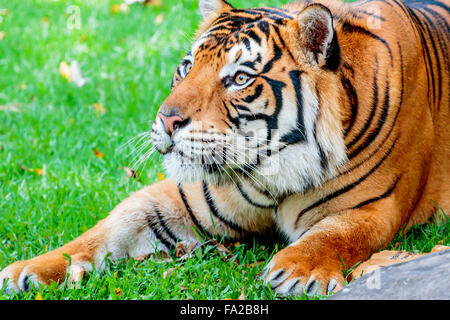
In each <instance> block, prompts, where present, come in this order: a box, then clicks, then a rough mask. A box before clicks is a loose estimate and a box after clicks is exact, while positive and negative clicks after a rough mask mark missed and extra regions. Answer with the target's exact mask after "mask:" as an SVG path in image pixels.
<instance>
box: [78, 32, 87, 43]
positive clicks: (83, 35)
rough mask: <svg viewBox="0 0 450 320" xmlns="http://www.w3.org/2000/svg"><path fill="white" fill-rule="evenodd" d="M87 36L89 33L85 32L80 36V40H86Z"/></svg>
mask: <svg viewBox="0 0 450 320" xmlns="http://www.w3.org/2000/svg"><path fill="white" fill-rule="evenodd" d="M87 37H88V35H87V34H86V33H83V34H82V35H81V36H80V37H79V38H78V41H80V42H84V41H86V39H87Z"/></svg>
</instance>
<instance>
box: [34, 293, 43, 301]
mask: <svg viewBox="0 0 450 320" xmlns="http://www.w3.org/2000/svg"><path fill="white" fill-rule="evenodd" d="M34 300H44V299H42V296H41V294H40V293H39V292H38V293H37V294H36V298H34Z"/></svg>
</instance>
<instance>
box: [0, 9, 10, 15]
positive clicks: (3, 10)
mask: <svg viewBox="0 0 450 320" xmlns="http://www.w3.org/2000/svg"><path fill="white" fill-rule="evenodd" d="M8 13H9V10H8V9H0V16H6V15H7V14H8Z"/></svg>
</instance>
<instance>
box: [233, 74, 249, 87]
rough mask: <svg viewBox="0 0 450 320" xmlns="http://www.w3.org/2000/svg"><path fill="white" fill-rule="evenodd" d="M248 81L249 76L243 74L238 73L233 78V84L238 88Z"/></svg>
mask: <svg viewBox="0 0 450 320" xmlns="http://www.w3.org/2000/svg"><path fill="white" fill-rule="evenodd" d="M248 80H250V76H249V75H248V74H246V73H244V72H239V73H237V74H236V76H235V77H234V82H235V83H236V84H237V85H239V86H242V85H244V84H246V83H247V82H248Z"/></svg>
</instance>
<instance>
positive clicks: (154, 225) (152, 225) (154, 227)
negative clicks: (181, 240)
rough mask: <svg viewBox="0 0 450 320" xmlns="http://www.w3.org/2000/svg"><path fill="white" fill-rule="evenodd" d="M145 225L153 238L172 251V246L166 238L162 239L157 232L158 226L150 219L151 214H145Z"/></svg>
mask: <svg viewBox="0 0 450 320" xmlns="http://www.w3.org/2000/svg"><path fill="white" fill-rule="evenodd" d="M146 215H147V224H148V226H149V228H150V229H151V230H152V231H153V234H154V235H155V237H156V238H157V239H158V240H159V242H161V243H162V244H163V245H164V246H165V247H166V248H167V249H169V250H170V249H173V247H174V246H173V244H171V243H170V242H169V241H168V240H167V239H166V238H164V237H163V235H162V234H161V232H159V230H158V225H157V224H156V222H155V221H153V219H152V217H151V212H147V214H146Z"/></svg>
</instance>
